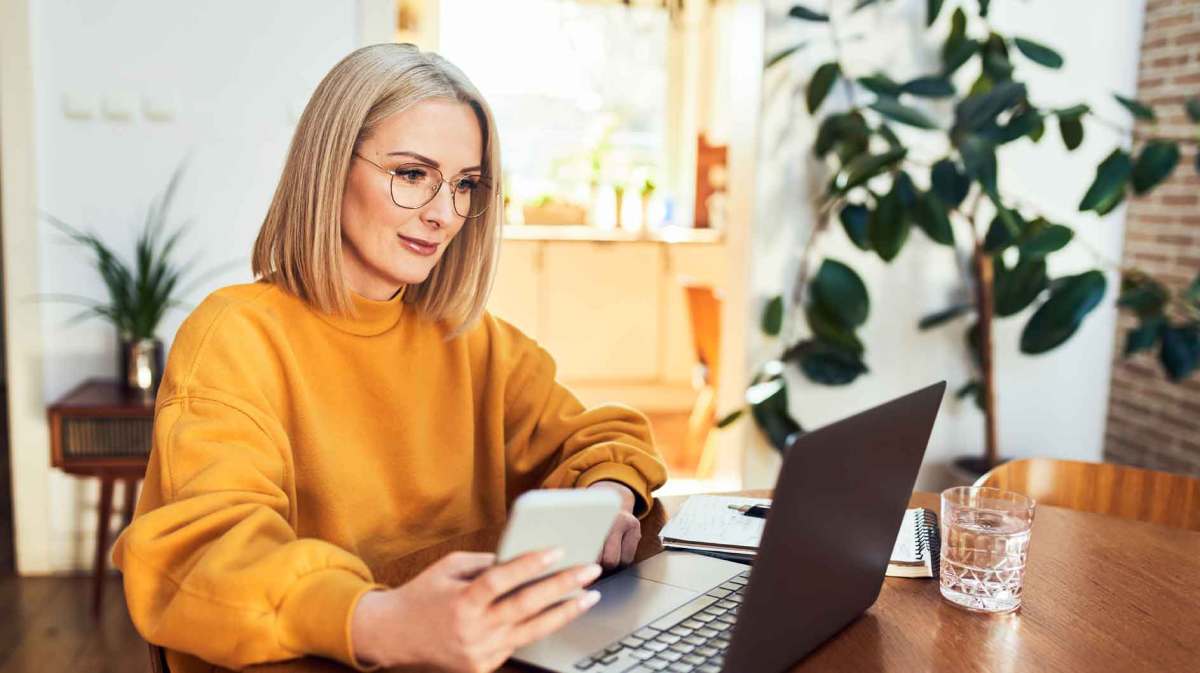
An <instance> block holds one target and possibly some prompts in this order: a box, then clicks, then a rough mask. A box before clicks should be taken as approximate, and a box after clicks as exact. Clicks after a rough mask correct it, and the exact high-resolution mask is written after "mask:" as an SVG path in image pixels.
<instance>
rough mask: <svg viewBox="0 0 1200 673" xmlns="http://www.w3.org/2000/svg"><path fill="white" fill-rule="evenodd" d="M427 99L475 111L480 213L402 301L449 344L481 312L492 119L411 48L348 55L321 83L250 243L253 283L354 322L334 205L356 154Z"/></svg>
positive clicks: (492, 247) (493, 233) (487, 286)
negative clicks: (446, 330) (447, 335)
mask: <svg viewBox="0 0 1200 673" xmlns="http://www.w3.org/2000/svg"><path fill="white" fill-rule="evenodd" d="M431 98H437V99H448V100H454V101H458V102H461V103H464V104H466V105H467V106H469V107H470V108H471V109H472V110H474V112H475V116H476V117H477V118H478V120H479V125H480V130H481V131H482V135H483V158H482V162H481V167H482V169H483V177H484V184H485V185H487V187H486V190H487V191H486V198H487V202H488V203H489V207H488V209H487V210H486V211H485V212H484V213H483V214H482V215H479V216H478V217H475V218H472V219H470V220H468V221H467V223H466V224H465V225H464V226H463V228H462V229H461V230H460V231H459V232H458V235H456V236H455V237H454V240H453V241H452V242H451V243H450V245H449V246H448V247H447V248H446V251H445V253H444V254H443V256H442V258H441V260H439V262H438V263H437V264H436V265H435V266H434V268H433V271H432V272H430V274H429V277H428V278H427V279H426V280H425V281H424V282H423V283H420V284H418V285H413V286H409V287H408V288H407V289H406V290H405V292H404V299H403V300H404V302H405V303H408V304H415V305H416V306H417V307H418V308H419V309H420V310H421V311H422V312H423V313H424V314H425V315H426V316H428V317H430V318H432V319H435V320H442V321H446V322H447V323H448V324H449V325H450V326H451V328H452V336H453V335H457V334H460V333H462V332H463V331H464V330H465V329H467V328H468V327H469V326H470V325H471V324H472V323H474V322H475V321H476V320H477V319H478V318H479V316H480V314H482V313H483V308H484V304H486V302H487V296H488V293H489V292H490V290H491V285H492V279H493V277H494V275H495V269H496V260H497V257H498V253H499V245H500V233H499V230H500V218H501V207H500V146H499V138H498V137H497V134H496V124H495V121H494V119H493V117H492V111H491V109H490V108H489V107H488V104H487V102H486V101H484V99H483V96H481V95H480V93H479V91H478V90H477V89H476V88H475V86H474V85H473V84H471V82H470V80H468V79H467V77H466V75H464V74H463V73H462V71H461V70H459V69H458V68H456V67H455V66H454V65H452V64H451V63H450V62H449V61H447V60H446V59H444V58H442V57H441V56H438V55H437V54H433V53H429V52H422V51H420V50H419V49H418V48H417V47H415V46H413V45H411V44H377V45H373V46H370V47H363V48H362V49H358V50H356V51H354V52H352V53H351V54H350V55H349V56H346V57H345V58H343V59H342V60H341V62H339V63H338V64H337V65H335V66H334V67H333V69H332V70H330V71H329V74H327V75H325V78H324V79H322V80H321V83H320V84H319V85H318V86H317V90H316V91H315V92H313V95H312V98H311V99H309V101H308V105H306V106H305V108H304V113H303V114H301V115H300V121H299V124H298V125H297V127H296V133H295V135H294V136H293V137H292V144H291V148H290V149H289V150H288V156H287V161H286V163H285V164H284V168H283V175H282V176H281V177H280V178H279V185H278V186H277V187H276V188H275V196H274V198H273V199H272V200H271V207H270V208H269V209H268V210H267V216H266V218H265V219H264V220H263V224H262V229H261V230H260V231H259V233H258V239H257V240H256V241H255V242H254V255H253V260H252V263H251V264H252V268H253V271H254V275H255V277H257V278H259V279H261V280H265V281H269V282H272V283H276V284H278V285H280V286H282V287H283V288H284V289H286V290H287V291H289V292H291V293H292V294H294V295H296V296H297V297H300V298H301V299H303V300H304V301H306V302H308V303H309V304H310V305H311V306H313V307H314V308H316V309H317V310H320V311H324V312H326V313H332V314H337V315H352V314H353V312H354V308H353V303H352V302H351V299H350V291H349V288H347V287H346V284H345V282H344V280H343V277H342V219H341V214H342V197H343V193H344V191H345V187H346V175H347V173H348V172H349V169H350V161H351V157H352V155H353V152H354V151H355V149H356V148H357V147H358V146H359V145H360V144H361V143H362V142H363V141H364V140H366V139H367V138H368V137H370V135H371V132H372V131H373V130H374V129H375V128H376V127H377V126H378V125H379V123H380V122H382V121H383V120H384V119H387V118H388V117H390V116H392V115H394V114H397V113H399V112H403V111H404V110H406V109H408V108H410V107H412V106H413V105H414V104H416V103H417V102H419V101H422V100H427V99H431Z"/></svg>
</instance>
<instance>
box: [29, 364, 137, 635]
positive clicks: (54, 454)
mask: <svg viewBox="0 0 1200 673" xmlns="http://www.w3.org/2000/svg"><path fill="white" fill-rule="evenodd" d="M47 416H48V417H49V421H50V465H51V467H57V468H59V469H61V470H63V471H64V472H66V473H67V474H71V475H75V476H79V477H96V478H99V479H100V503H99V507H98V508H97V509H98V510H99V514H98V519H99V520H98V522H97V524H96V560H95V566H94V569H93V573H92V574H93V588H92V613H93V614H94V615H96V616H99V615H100V604H101V601H103V599H104V573H105V571H106V569H107V566H108V541H109V533H110V530H109V529H110V528H111V527H112V513H113V508H112V504H113V503H112V501H113V486H114V484H115V483H116V482H117V481H121V482H124V489H123V490H124V496H125V503H124V504H125V506H124V509H123V510H122V515H123V525H124V526H128V525H129V520H130V518H131V517H132V516H133V507H134V498H135V496H136V494H137V483H138V481H139V480H141V479H142V477H143V476H145V474H146V462H147V461H148V459H149V456H150V443H151V441H150V440H151V435H152V433H153V431H154V402H153V401H146V400H143V399H142V398H140V397H133V396H130V395H129V394H128V393H126V391H125V388H124V387H122V386H121V385H120V383H118V382H117V381H115V380H109V379H89V380H87V381H84V382H83V383H82V384H80V385H79V386H77V387H76V388H74V389H73V390H71V391H70V392H68V393H67V394H66V395H64V396H63V397H62V399H60V400H58V401H56V402H55V403H54V404H52V405H50V408H49V409H47Z"/></svg>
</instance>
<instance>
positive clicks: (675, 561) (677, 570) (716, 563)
mask: <svg viewBox="0 0 1200 673" xmlns="http://www.w3.org/2000/svg"><path fill="white" fill-rule="evenodd" d="M749 569H750V566H747V565H742V564H741V563H735V562H734V561H725V560H722V559H716V558H712V557H710V556H704V555H702V554H692V553H690V552H685V551H664V552H662V553H661V554H655V555H654V556H652V557H650V558H648V559H646V560H645V561H642V562H641V563H639V564H637V565H635V566H634V567H633V571H634V572H636V573H637V575H638V577H642V578H645V579H648V580H653V581H655V582H662V583H664V584H671V585H674V586H677V587H682V588H684V589H691V590H692V591H696V592H699V593H703V592H705V591H708V590H709V589H711V588H713V587H715V586H717V585H718V584H720V583H722V582H724V581H726V580H728V579H729V578H730V577H733V576H735V575H738V574H740V573H743V572H745V571H747V570H749Z"/></svg>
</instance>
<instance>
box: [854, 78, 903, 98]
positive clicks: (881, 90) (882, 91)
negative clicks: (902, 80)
mask: <svg viewBox="0 0 1200 673" xmlns="http://www.w3.org/2000/svg"><path fill="white" fill-rule="evenodd" d="M858 83H859V84H861V85H862V86H863V88H865V89H866V90H867V91H870V92H871V93H873V94H875V95H877V96H891V97H892V98H896V97H897V96H899V95H900V88H901V87H900V85H899V84H898V83H896V82H895V81H894V80H892V78H890V77H888V76H887V75H885V74H883V73H881V72H877V73H875V74H874V75H868V76H866V77H859V78H858Z"/></svg>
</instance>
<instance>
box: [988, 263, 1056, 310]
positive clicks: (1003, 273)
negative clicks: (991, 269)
mask: <svg viewBox="0 0 1200 673" xmlns="http://www.w3.org/2000/svg"><path fill="white" fill-rule="evenodd" d="M995 270H996V276H995V286H994V288H995V298H996V305H995V309H996V315H998V316H1001V317H1005V316H1010V315H1016V314H1017V313H1020V312H1021V311H1023V310H1025V307H1026V306H1029V305H1030V304H1032V303H1033V302H1034V300H1035V299H1037V298H1038V296H1039V295H1040V294H1041V293H1042V291H1043V290H1045V289H1046V288H1047V287H1048V286H1049V285H1050V279H1049V278H1048V277H1047V276H1046V261H1045V260H1043V259H1037V260H1027V259H1024V258H1022V259H1021V261H1019V262H1017V265H1016V266H1014V267H1013V268H1012V269H1009V268H1008V266H1007V265H1006V264H1005V263H1004V260H1003V259H1001V258H1000V257H998V256H997V258H996V262H995Z"/></svg>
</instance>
